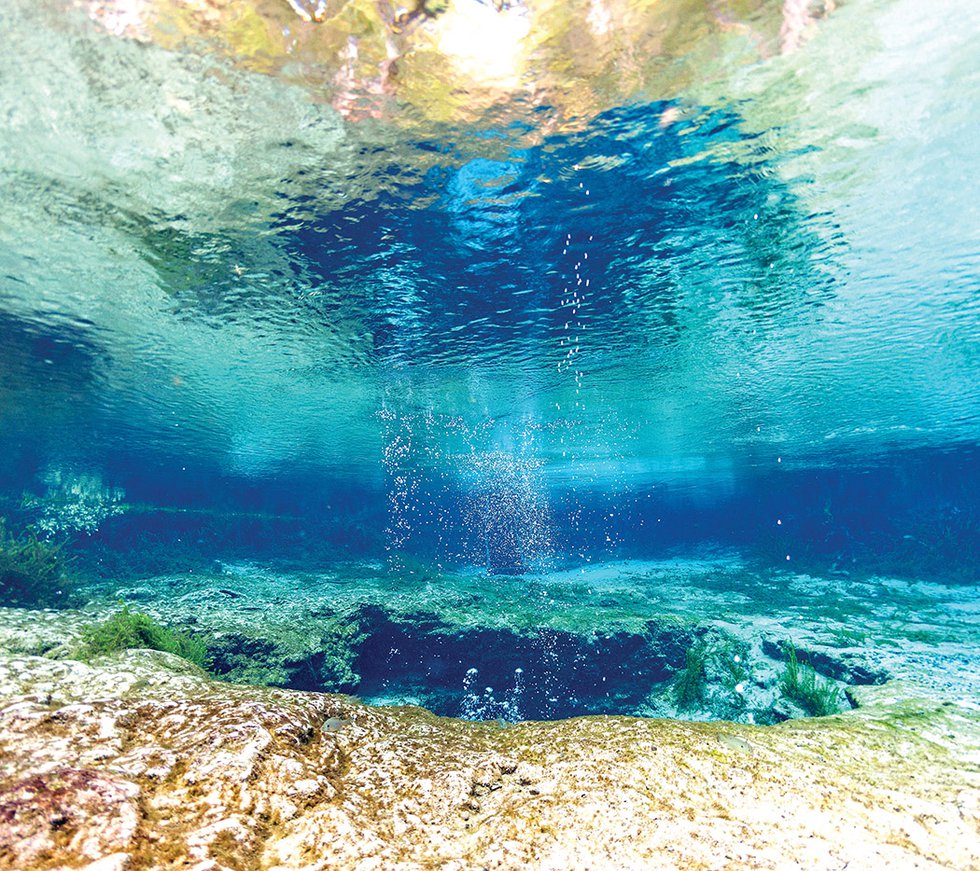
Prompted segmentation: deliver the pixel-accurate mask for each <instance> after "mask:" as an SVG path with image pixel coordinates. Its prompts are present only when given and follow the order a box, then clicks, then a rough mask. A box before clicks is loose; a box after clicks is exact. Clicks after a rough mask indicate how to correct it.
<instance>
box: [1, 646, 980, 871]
mask: <svg viewBox="0 0 980 871" xmlns="http://www.w3.org/2000/svg"><path fill="white" fill-rule="evenodd" d="M172 666H175V667H176V668H177V671H171V670H170V668H171V667H172ZM858 696H859V697H860V698H861V700H862V701H863V702H865V703H866V704H867V706H866V707H865V708H863V709H859V710H858V711H854V712H851V713H849V714H847V715H842V716H839V717H835V718H831V719H829V720H821V721H798V722H795V723H792V724H784V725H783V726H777V727H771V728H766V729H761V728H755V729H753V728H748V727H739V726H735V725H732V724H726V723H713V724H692V723H680V722H669V721H666V722H665V721H644V720H634V719H629V718H596V719H586V720H573V721H564V722H557V723H527V724H521V725H517V726H511V727H508V728H503V729H502V728H500V727H498V726H496V725H495V724H473V723H466V722H461V721H454V720H443V719H440V718H437V717H434V716H432V715H430V714H427V713H425V712H424V711H421V710H418V709H414V708H407V709H377V708H368V707H365V706H363V705H360V704H358V703H356V702H354V701H352V700H349V699H345V698H342V697H336V696H327V695H316V694H307V693H297V692H288V691H275V690H267V689H259V688H249V687H235V686H229V685H227V684H219V683H214V682H212V681H209V680H208V679H206V678H205V677H204V676H203V675H201V674H200V673H198V672H197V671H196V670H195V669H194V668H193V667H191V666H188V665H187V664H185V663H182V662H180V661H178V660H175V659H174V658H173V657H170V656H168V655H166V654H160V653H150V652H144V651H138V652H130V653H128V654H126V655H124V656H120V657H118V658H116V659H114V660H112V661H108V662H105V663H104V664H103V665H101V666H99V667H92V666H88V665H84V664H82V663H78V662H54V661H50V660H45V659H42V658H38V657H29V656H13V655H10V654H4V655H2V657H0V698H2V702H0V704H2V705H3V716H2V718H0V748H2V754H0V759H2V763H0V819H3V820H4V821H6V825H5V826H3V827H2V829H3V832H2V834H0V868H10V869H13V868H18V869H22V868H26V867H31V868H43V867H64V866H66V865H72V866H75V865H80V864H82V863H84V862H88V861H92V860H93V859H97V858H99V857H107V858H106V860H105V864H104V865H100V866H99V867H100V868H122V867H126V863H127V862H129V863H130V867H150V868H175V867H181V866H186V865H187V863H188V862H191V863H206V864H201V865H199V867H201V868H205V867H207V868H213V869H221V868H241V867H256V868H272V867H278V868H283V869H285V868H298V867H304V868H311V869H316V868H337V867H341V868H348V867H355V866H358V863H361V862H369V863H371V865H372V867H386V868H387V867H398V866H406V867H407V866H417V865H418V864H423V865H438V866H439V867H445V868H453V867H455V868H469V867H474V866H479V867H485V866H487V867H501V868H524V867H563V868H572V867H591V868H623V867H644V868H678V867H680V868H689V867H701V866H705V867H720V865H719V863H720V864H721V865H725V866H726V867H733V868H734V867H767V868H772V867H786V868H788V867H806V868H814V869H821V868H840V867H843V866H845V865H847V866H848V867H849V868H878V867H883V866H888V865H891V866H892V867H901V868H929V867H940V866H942V867H953V868H957V867H958V868H968V867H975V866H976V863H977V862H978V861H980V852H978V851H977V849H976V839H975V831H976V825H977V822H978V819H977V802H976V794H975V792H974V791H973V788H972V779H971V777H972V775H971V773H970V768H969V763H968V761H967V759H968V755H969V753H970V752H971V747H975V746H976V744H977V741H978V739H980V722H978V718H977V715H976V714H975V713H971V712H969V711H967V710H964V709H959V708H955V707H952V706H949V707H944V706H942V705H941V704H938V703H931V702H917V701H914V700H909V699H904V700H903V698H902V696H903V694H902V690H901V687H896V686H894V685H888V686H886V687H881V688H873V689H872V688H866V689H864V690H862V691H860V692H859V693H858ZM584 832H588V837H587V838H585V837H582V834H583V833H584ZM720 857H727V858H726V859H725V860H724V862H721V859H720Z"/></svg>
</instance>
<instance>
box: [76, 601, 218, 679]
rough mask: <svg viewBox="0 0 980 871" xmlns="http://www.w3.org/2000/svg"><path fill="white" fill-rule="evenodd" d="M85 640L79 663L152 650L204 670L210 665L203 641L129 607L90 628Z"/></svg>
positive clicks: (78, 652) (79, 652) (87, 630)
mask: <svg viewBox="0 0 980 871" xmlns="http://www.w3.org/2000/svg"><path fill="white" fill-rule="evenodd" d="M82 638H83V644H82V647H81V648H80V649H79V650H78V651H76V658H79V659H89V658H91V657H93V656H102V655H105V654H108V653H115V652H117V651H119V650H132V649H149V650H162V651H164V652H166V653H173V654H175V655H177V656H181V657H183V658H184V659H186V660H188V661H190V662H193V663H194V664H195V665H199V666H200V667H201V668H204V669H206V668H208V666H209V665H210V657H209V656H208V649H207V646H206V645H205V644H204V642H203V641H201V639H200V638H195V637H194V636H192V635H187V634H185V633H183V632H178V631H176V630H173V629H168V628H167V627H166V626H161V625H160V624H159V623H157V621H156V620H154V619H153V618H152V617H150V616H149V615H148V614H142V613H140V612H138V611H130V610H129V608H128V606H127V607H123V609H122V610H121V611H117V612H116V613H115V614H113V615H112V616H111V617H110V618H109V619H108V620H106V621H104V622H103V623H98V624H96V625H94V626H90V627H88V628H87V629H86V630H85V631H84V633H83V635H82Z"/></svg>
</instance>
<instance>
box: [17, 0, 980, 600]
mask: <svg viewBox="0 0 980 871" xmlns="http://www.w3.org/2000/svg"><path fill="white" fill-rule="evenodd" d="M978 32H980V7H978V6H977V4H976V3H974V2H970V0H941V2H938V3H934V4H931V5H929V7H928V8H925V7H923V6H922V4H918V3H913V2H911V0H881V2H846V3H844V2H829V0H827V2H823V3H820V2H811V3H809V4H806V3H797V2H793V0H787V2H785V3H780V2H772V0H745V2H728V0H718V2H709V3H691V2H684V0H676V2H670V3H653V2H643V0H591V2H588V3H585V2H582V3H557V2H547V0H542V2H531V0H527V3H526V4H523V3H519V2H517V3H509V2H505V3H502V4H496V5H495V4H493V3H483V2H479V0H450V2H448V3H446V2H438V0H436V2H432V3H424V4H420V5H417V6H412V5H411V4H409V5H407V6H405V7H396V6H394V5H388V4H385V3H381V4H373V3H360V2H357V0H349V2H346V3H339V4H334V3H317V2H313V0H290V2H287V0H255V2H250V3H231V2H227V0H215V2H210V3H208V4H196V3H190V2H184V0H100V2H94V0H93V2H89V0H79V2H75V3H71V2H63V0H33V2H26V0H6V2H4V4H3V7H2V9H0V41H2V44H3V47H4V50H3V51H2V52H0V118H2V119H3V120H2V124H0V349H2V350H0V375H2V378H0V485H2V491H3V495H4V500H5V502H4V504H5V505H6V508H5V509H4V513H6V514H7V515H8V516H9V517H11V518H14V519H17V520H18V522H22V523H31V524H33V525H34V526H35V528H41V529H44V530H46V531H47V533H48V534H51V535H55V536H68V537H69V538H70V539H71V540H72V542H73V543H74V546H77V547H78V548H79V549H80V551H82V552H85V551H86V550H87V549H88V550H90V549H91V548H93V547H95V548H96V550H97V553H98V555H99V556H98V560H97V561H96V565H97V566H101V568H99V569H98V570H99V571H101V572H102V573H103V574H109V575H111V574H113V573H125V572H126V571H130V572H131V573H135V574H140V573H141V572H142V573H143V574H147V573H151V572H152V570H170V569H173V568H175V567H174V566H173V565H171V564H170V563H169V562H168V558H166V556H165V555H164V556H161V553H157V552H155V553H154V554H153V559H152V560H151V559H150V558H149V557H147V556H146V555H145V554H142V555H141V554H140V553H137V551H138V550H139V548H137V545H136V543H140V547H144V548H149V546H150V544H152V545H154V546H157V547H158V549H159V550H160V551H165V552H166V554H168V555H169V557H171V558H173V559H178V558H177V557H176V556H174V555H175V554H182V555H181V556H180V557H179V559H178V562H179V563H180V564H179V565H177V566H176V568H177V569H180V570H183V569H185V568H187V567H188V566H191V565H198V563H200V562H202V561H203V563H204V564H207V563H208V562H209V561H210V559H211V558H212V557H214V558H218V559H224V558H225V555H226V554H229V553H231V554H234V555H235V556H236V558H237V557H241V556H242V555H245V556H247V557H248V558H250V559H253V558H255V559H265V560H269V559H290V560H294V561H298V562H300V563H304V564H307V565H309V564H311V562H312V563H317V564H318V561H319V563H322V562H323V561H324V560H327V561H330V560H333V559H335V558H339V556H342V557H344V558H347V557H352V558H358V559H360V558H368V559H377V560H380V561H382V562H383V563H385V564H387V565H389V566H393V567H395V569H396V570H399V571H400V570H402V569H405V567H406V566H411V565H414V563H413V562H412V561H413V560H419V561H422V563H425V564H428V565H436V566H440V567H443V566H446V565H454V566H463V567H467V566H469V567H472V566H476V567H477V568H478V569H482V570H484V571H486V570H489V571H490V572H491V573H496V574H514V575H523V574H525V573H528V572H531V573H534V572H543V571H547V570H550V569H555V568H565V567H569V566H578V565H584V564H586V563H588V562H592V561H602V560H606V559H613V558H616V559H619V558H623V557H626V556H630V557H635V556H639V557H649V556H650V555H652V554H663V553H674V554H676V553H687V554H694V553H702V552H704V551H705V550H706V549H707V550H709V551H710V550H713V549H718V548H721V549H723V550H725V549H728V550H725V552H726V553H727V552H729V551H730V549H734V551H735V552H737V553H739V554H741V556H742V557H744V558H747V559H748V558H751V559H753V560H758V561H759V564H761V566H762V567H763V568H766V569H767V570H768V569H771V568H773V567H783V568H787V567H786V565H785V563H786V562H787V561H789V562H790V563H791V564H792V567H796V566H797V565H799V566H800V567H804V568H806V569H808V570H812V571H818V570H819V571H821V572H824V573H825V574H826V573H828V572H829V573H833V572H838V573H840V572H845V573H862V572H863V573H864V574H869V573H875V572H886V573H890V574H892V575H897V576H902V577H912V578H918V577H920V576H928V577H930V578H933V577H935V578H939V579H942V580H954V581H956V582H957V583H964V582H965V583H967V584H973V583H975V581H976V580H977V578H976V558H977V554H978V552H980V548H978V543H980V525H978V511H980V502H978V495H977V494H978V493H980V466H978V454H977V445H978V441H980V279H978V275H980V217H978V211H977V203H978V202H980V182H978V178H980V176H978V174H977V173H976V171H975V170H976V158H977V156H978V153H980V128H978V118H980V79H978V75H977V71H978V69H980V51H978V49H977V42H976V38H975V37H976V34H977V33H978ZM148 542H149V543H150V544H148ZM127 551H128V553H129V556H128V559H129V560H130V561H131V562H132V563H133V564H134V565H135V564H139V563H140V561H141V560H144V561H145V562H146V563H147V565H146V566H143V567H142V568H141V567H140V566H139V565H136V567H135V568H134V566H133V565H126V560H125V559H122V558H120V557H119V554H120V553H125V552H127ZM190 551H193V555H192V556H191V555H188V552H190ZM112 554H115V556H112ZM181 560H183V562H180V561H181ZM794 561H795V562H794ZM151 564H152V565H151ZM147 566H149V567H147ZM466 570H467V571H469V569H466ZM736 586H737V585H736Z"/></svg>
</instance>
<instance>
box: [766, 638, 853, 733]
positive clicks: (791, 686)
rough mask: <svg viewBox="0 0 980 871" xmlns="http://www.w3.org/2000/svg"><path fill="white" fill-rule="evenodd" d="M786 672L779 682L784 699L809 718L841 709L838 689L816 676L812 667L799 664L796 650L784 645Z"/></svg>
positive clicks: (802, 663) (822, 715) (830, 682)
mask: <svg viewBox="0 0 980 871" xmlns="http://www.w3.org/2000/svg"><path fill="white" fill-rule="evenodd" d="M784 649H785V651H786V670H785V671H784V672H783V677H782V679H781V680H780V682H779V686H780V688H781V689H782V691H783V693H784V694H785V695H786V697H787V698H788V699H790V700H792V701H793V702H795V703H796V704H797V705H799V706H800V707H801V708H802V709H803V710H804V711H806V713H807V714H809V715H810V716H811V717H825V716H828V715H830V714H836V713H838V712H839V711H840V707H841V691H840V688H839V687H838V686H837V685H836V684H835V683H833V682H832V681H829V680H823V679H821V678H819V677H818V676H817V673H816V671H815V670H814V668H813V666H812V665H810V664H809V663H807V662H800V661H799V659H798V658H797V656H796V649H795V648H794V647H793V646H792V645H791V644H787V645H785V648H784Z"/></svg>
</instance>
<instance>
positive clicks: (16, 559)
mask: <svg viewBox="0 0 980 871" xmlns="http://www.w3.org/2000/svg"><path fill="white" fill-rule="evenodd" d="M73 586H74V582H73V580H72V578H71V576H70V575H69V573H68V567H67V561H66V559H65V557H64V554H63V553H62V549H61V545H60V544H57V543H53V542H50V541H45V540H43V539H40V538H38V537H37V536H36V535H35V534H34V533H33V532H30V531H27V532H24V533H22V534H20V535H14V534H13V533H11V532H9V531H8V529H7V526H6V520H5V519H4V518H2V517H0V604H3V605H18V606H28V607H35V608H36V607H41V608H50V607H56V606H62V607H64V606H66V605H68V604H70V601H71V593H72V588H73Z"/></svg>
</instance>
